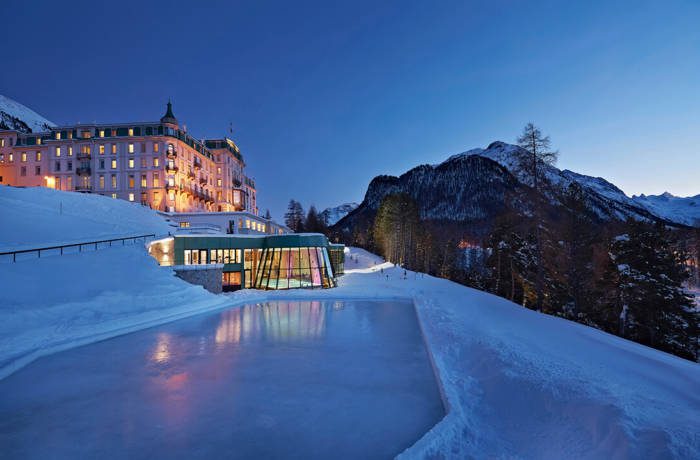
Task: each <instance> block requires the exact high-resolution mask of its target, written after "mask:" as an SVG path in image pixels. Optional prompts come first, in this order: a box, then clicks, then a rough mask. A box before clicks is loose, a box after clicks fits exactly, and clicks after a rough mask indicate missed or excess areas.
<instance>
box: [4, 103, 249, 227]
mask: <svg viewBox="0 0 700 460" xmlns="http://www.w3.org/2000/svg"><path fill="white" fill-rule="evenodd" d="M244 169H245V162H244V160H243V155H242V154H241V152H240V150H239V148H238V146H237V145H236V144H235V143H234V142H233V141H232V140H231V139H228V138H221V139H208V140H201V141H200V140H197V139H195V138H194V137H192V136H190V135H189V134H188V133H187V131H186V130H185V129H183V128H181V127H180V124H179V122H178V120H177V119H176V118H175V116H174V114H173V111H172V105H171V104H170V102H168V105H167V110H166V113H165V115H164V116H163V117H162V118H161V119H160V121H156V122H134V123H111V124H79V125H74V126H60V127H55V128H51V130H50V131H48V132H41V133H22V132H19V131H14V130H0V184H1V185H13V186H20V187H32V186H43V187H50V188H54V189H57V190H69V191H77V192H84V193H97V194H100V195H105V196H111V197H112V198H119V199H123V200H128V201H132V202H137V203H141V204H142V205H144V206H149V207H151V208H153V209H156V210H159V211H163V212H166V213H168V214H172V213H193V212H246V213H248V214H250V215H252V216H257V215H258V207H257V202H256V190H255V182H254V181H253V180H252V179H251V178H249V177H247V176H246V175H245V172H244Z"/></svg>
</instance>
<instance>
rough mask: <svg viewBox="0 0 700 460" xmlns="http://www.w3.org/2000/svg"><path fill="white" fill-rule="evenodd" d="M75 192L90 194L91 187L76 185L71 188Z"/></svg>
mask: <svg viewBox="0 0 700 460" xmlns="http://www.w3.org/2000/svg"><path fill="white" fill-rule="evenodd" d="M73 188H74V189H75V191H76V192H91V191H92V185H76V186H75V187H73Z"/></svg>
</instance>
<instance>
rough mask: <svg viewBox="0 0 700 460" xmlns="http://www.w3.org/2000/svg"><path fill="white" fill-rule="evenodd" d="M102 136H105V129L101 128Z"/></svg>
mask: <svg viewBox="0 0 700 460" xmlns="http://www.w3.org/2000/svg"><path fill="white" fill-rule="evenodd" d="M100 137H105V130H104V129H101V130H100Z"/></svg>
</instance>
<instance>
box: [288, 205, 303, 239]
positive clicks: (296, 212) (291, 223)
mask: <svg viewBox="0 0 700 460" xmlns="http://www.w3.org/2000/svg"><path fill="white" fill-rule="evenodd" d="M284 224H285V225H286V226H287V227H289V229H290V230H292V231H293V232H295V233H299V232H303V231H304V209H303V208H302V207H301V203H299V202H298V201H296V200H289V205H287V212H286V213H285V214H284Z"/></svg>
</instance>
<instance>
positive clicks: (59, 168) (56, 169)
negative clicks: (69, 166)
mask: <svg viewBox="0 0 700 460" xmlns="http://www.w3.org/2000/svg"><path fill="white" fill-rule="evenodd" d="M60 170H61V162H60V161H58V160H56V165H55V168H54V171H60Z"/></svg>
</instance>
